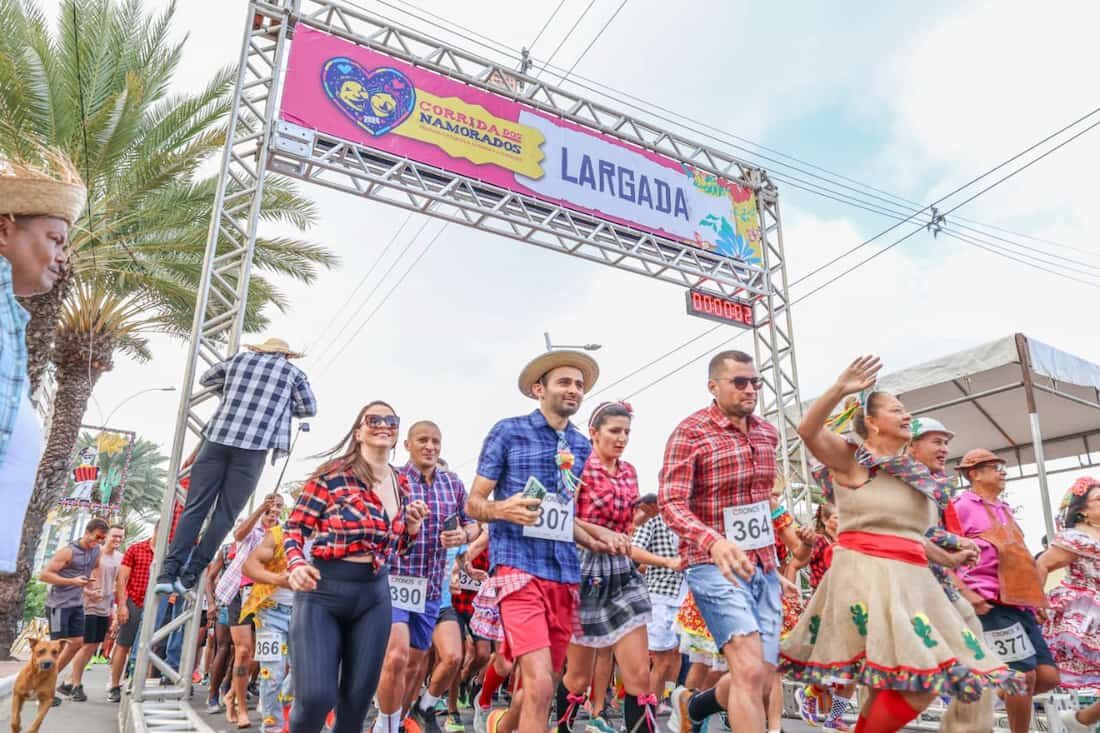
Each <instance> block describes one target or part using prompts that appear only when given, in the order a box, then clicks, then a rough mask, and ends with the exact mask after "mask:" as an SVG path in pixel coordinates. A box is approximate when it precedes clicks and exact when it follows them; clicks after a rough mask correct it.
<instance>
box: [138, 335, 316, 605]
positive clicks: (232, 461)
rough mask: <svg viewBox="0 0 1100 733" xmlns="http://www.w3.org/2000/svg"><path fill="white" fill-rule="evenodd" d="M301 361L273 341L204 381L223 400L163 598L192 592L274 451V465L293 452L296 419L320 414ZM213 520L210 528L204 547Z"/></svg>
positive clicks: (198, 462) (173, 548) (162, 583)
mask: <svg viewBox="0 0 1100 733" xmlns="http://www.w3.org/2000/svg"><path fill="white" fill-rule="evenodd" d="M301 356H302V354H299V353H297V352H295V351H292V350H291V348H290V346H289V345H287V343H286V341H283V340H282V339H277V338H269V339H267V341H265V342H264V343H262V344H256V345H250V346H246V347H245V350H244V351H241V352H239V353H237V354H235V355H233V356H232V357H230V358H229V359H226V360H225V361H222V362H218V363H217V364H215V365H214V366H212V367H210V369H208V370H207V371H206V373H205V374H203V375H202V377H201V378H200V379H199V383H200V384H201V385H202V386H203V387H207V388H209V389H211V390H213V391H214V392H216V393H217V394H219V395H221V401H220V402H219V403H218V407H217V409H216V410H215V411H214V415H213V417H211V418H210V422H208V423H207V424H206V428H205V429H204V430H203V441H202V444H201V446H200V447H199V452H198V455H197V456H196V458H195V462H194V463H193V464H192V465H191V486H190V488H189V489H188V491H187V501H186V503H185V504H184V507H183V513H182V514H181V515H180V518H179V522H178V524H177V525H176V533H175V535H174V536H173V537H172V540H171V544H170V545H169V547H168V554H167V556H166V557H165V558H164V563H163V565H161V568H160V574H159V575H158V576H157V585H156V592H157V593H168V594H170V593H179V594H181V595H185V596H186V595H188V594H189V593H190V591H191V588H193V587H194V585H195V582H196V581H197V580H198V577H199V573H201V572H203V571H204V570H205V569H206V567H207V566H208V565H210V561H211V560H213V559H214V553H215V552H217V550H218V548H219V547H220V546H221V544H222V540H224V539H225V536H226V534H228V533H229V529H230V527H232V526H233V521H234V520H235V519H236V518H237V515H238V514H240V512H241V510H242V509H244V505H245V503H246V502H247V501H248V497H250V496H252V492H253V491H255V490H256V484H258V483H259V481H260V475H261V474H262V473H263V470H264V460H265V458H266V457H267V455H268V451H270V452H271V460H272V463H274V462H275V461H277V460H278V459H279V458H281V457H283V456H286V455H288V454H289V453H290V421H291V418H294V417H296V418H299V419H301V418H305V417H313V416H314V415H316V414H317V400H316V398H314V396H313V390H312V389H311V388H310V386H309V379H308V378H307V377H306V373H305V372H303V371H302V370H301V369H299V368H298V367H296V366H294V365H293V364H291V360H292V359H298V358H300V357H301ZM208 514H209V515H210V523H209V524H208V525H207V526H206V531H205V532H203V534H202V539H201V540H200V541H199V544H198V546H197V547H196V546H195V539H196V538H197V537H198V536H199V532H200V531H201V530H202V525H203V522H205V521H206V516H207V515H208ZM192 548H194V549H193V550H192ZM189 554H190V559H188V555H189Z"/></svg>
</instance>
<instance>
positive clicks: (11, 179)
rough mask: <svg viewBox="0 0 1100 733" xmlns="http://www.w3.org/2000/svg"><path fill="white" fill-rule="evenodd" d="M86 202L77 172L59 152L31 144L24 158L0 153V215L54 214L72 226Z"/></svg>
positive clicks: (82, 185) (85, 195)
mask: <svg viewBox="0 0 1100 733" xmlns="http://www.w3.org/2000/svg"><path fill="white" fill-rule="evenodd" d="M86 201H87V190H86V189H85V188H84V183H83V181H81V180H80V174H79V173H78V172H77V170H76V167H75V166H74V165H73V164H72V161H70V160H69V158H68V157H67V156H66V155H65V154H64V153H62V152H61V151H59V150H55V149H50V148H46V147H44V146H34V149H33V154H32V155H28V156H26V157H18V156H16V155H6V154H3V153H0V214H6V215H10V216H56V217H58V218H59V219H64V220H65V221H67V222H68V223H69V224H70V225H72V223H73V222H75V221H76V220H77V219H78V218H79V217H80V212H81V211H83V210H84V203H85V202H86Z"/></svg>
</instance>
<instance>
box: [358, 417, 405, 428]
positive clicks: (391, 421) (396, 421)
mask: <svg viewBox="0 0 1100 733" xmlns="http://www.w3.org/2000/svg"><path fill="white" fill-rule="evenodd" d="M363 424H364V425H366V426H367V427H369V428H377V427H380V426H382V425H385V426H386V427H387V428H393V429H394V430H396V429H397V428H398V427H400V425H401V418H399V417H398V416H397V415H367V416H366V417H364V418H363Z"/></svg>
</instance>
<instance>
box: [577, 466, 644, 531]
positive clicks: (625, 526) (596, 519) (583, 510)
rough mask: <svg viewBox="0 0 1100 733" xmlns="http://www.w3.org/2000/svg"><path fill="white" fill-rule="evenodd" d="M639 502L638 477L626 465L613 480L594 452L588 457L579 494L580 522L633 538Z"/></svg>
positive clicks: (631, 467)
mask: <svg viewBox="0 0 1100 733" xmlns="http://www.w3.org/2000/svg"><path fill="white" fill-rule="evenodd" d="M637 498H638V473H637V471H635V470H634V466H631V465H630V464H629V463H627V462H626V461H623V460H620V461H619V470H618V472H617V473H616V474H615V475H614V476H612V475H611V473H609V472H608V470H607V468H606V467H605V466H604V465H603V463H601V462H600V459H599V456H597V455H596V452H595V451H592V453H591V454H590V455H589V456H588V460H587V461H586V462H585V464H584V472H583V473H582V474H581V488H580V489H579V490H578V491H577V519H583V520H584V521H586V522H591V523H592V524H598V525H599V526H601V527H607V528H608V529H610V530H611V531H612V532H620V533H623V534H630V533H631V528H632V527H633V525H634V502H635V500H637Z"/></svg>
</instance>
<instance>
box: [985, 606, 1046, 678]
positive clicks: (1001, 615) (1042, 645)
mask: <svg viewBox="0 0 1100 733" xmlns="http://www.w3.org/2000/svg"><path fill="white" fill-rule="evenodd" d="M989 605H990V606H992V608H990V610H989V613H987V614H985V615H984V616H979V617H978V620H979V621H981V622H982V630H983V631H986V632H990V631H1000V630H1003V629H1008V628H1011V627H1012V626H1015V625H1016V624H1020V626H1021V627H1022V629H1023V631H1024V633H1025V634H1026V635H1027V638H1028V639H1029V640H1030V641H1031V646H1032V647H1034V649H1035V653H1034V654H1032V655H1031V656H1028V657H1024V658H1023V659H1018V660H1016V661H1014V662H1008V663H1007V664H1008V666H1009V668H1010V669H1014V670H1016V671H1017V672H1030V671H1031V670H1033V669H1035V668H1036V667H1038V666H1040V665H1047V666H1050V667H1056V666H1058V665H1057V664H1055V662H1054V656H1053V655H1052V654H1051V653H1050V647H1048V646H1047V642H1046V639H1044V638H1043V630H1042V628H1041V627H1040V626H1039V621H1038V620H1037V619H1036V618H1035V614H1033V613H1032V612H1031V611H1029V610H1028V609H1026V608H1020V607H1018V606H1005V605H1002V604H1000V603H994V602H992V601H991V602H990V604H989ZM986 643H987V644H988V643H989V642H988V641H987V642H986ZM994 649H996V647H995V646H994ZM1012 650H1013V651H1015V648H1014V647H1012Z"/></svg>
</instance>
